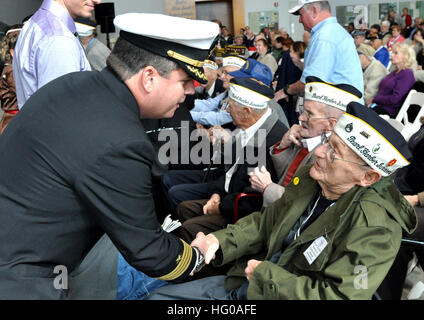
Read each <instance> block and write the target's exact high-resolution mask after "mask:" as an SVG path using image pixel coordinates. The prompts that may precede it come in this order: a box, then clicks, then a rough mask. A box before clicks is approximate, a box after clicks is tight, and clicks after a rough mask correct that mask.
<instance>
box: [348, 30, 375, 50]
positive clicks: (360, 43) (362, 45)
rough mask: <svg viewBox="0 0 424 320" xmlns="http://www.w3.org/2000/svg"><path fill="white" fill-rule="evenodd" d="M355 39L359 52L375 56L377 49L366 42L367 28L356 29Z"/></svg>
mask: <svg viewBox="0 0 424 320" xmlns="http://www.w3.org/2000/svg"><path fill="white" fill-rule="evenodd" d="M352 35H353V39H354V42H355V46H356V50H357V51H359V52H363V53H365V54H367V55H369V56H373V55H374V54H375V49H374V48H373V47H372V46H371V45H369V44H368V43H366V42H365V40H366V35H367V31H365V30H355V31H354V32H353V33H352Z"/></svg>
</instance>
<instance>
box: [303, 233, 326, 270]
mask: <svg viewBox="0 0 424 320" xmlns="http://www.w3.org/2000/svg"><path fill="white" fill-rule="evenodd" d="M327 245H328V242H327V240H325V238H324V237H323V236H321V237H319V238H318V239H315V241H314V242H312V244H311V245H310V246H309V248H308V249H306V250H305V252H304V253H303V255H304V256H305V258H306V260H308V263H309V265H311V264H312V263H313V262H314V261H315V260H316V258H318V256H319V255H320V254H321V252H322V251H323V250H324V249H325V247H326V246H327Z"/></svg>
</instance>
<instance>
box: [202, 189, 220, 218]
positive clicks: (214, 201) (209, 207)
mask: <svg viewBox="0 0 424 320" xmlns="http://www.w3.org/2000/svg"><path fill="white" fill-rule="evenodd" d="M220 203H221V197H220V195H219V194H217V193H214V194H213V195H212V196H211V198H210V199H209V200H208V202H207V203H206V204H205V205H204V206H203V214H220V211H219V204H220Z"/></svg>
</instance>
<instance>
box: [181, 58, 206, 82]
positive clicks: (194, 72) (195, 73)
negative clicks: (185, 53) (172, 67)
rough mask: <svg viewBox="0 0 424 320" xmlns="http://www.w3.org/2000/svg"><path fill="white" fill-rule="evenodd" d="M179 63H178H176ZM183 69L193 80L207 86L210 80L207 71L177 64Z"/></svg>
mask: <svg viewBox="0 0 424 320" xmlns="http://www.w3.org/2000/svg"><path fill="white" fill-rule="evenodd" d="M174 61H175V60H174ZM176 62H177V61H176ZM177 64H178V65H179V66H180V67H182V69H183V70H184V71H185V72H186V73H187V74H188V75H189V76H190V77H191V78H192V79H193V80H196V81H197V82H199V83H200V84H207V83H208V79H207V78H206V75H205V71H204V70H203V68H197V67H193V66H189V67H188V66H187V65H186V64H185V63H181V62H177Z"/></svg>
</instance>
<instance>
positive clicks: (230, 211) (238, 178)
mask: <svg viewBox="0 0 424 320" xmlns="http://www.w3.org/2000/svg"><path fill="white" fill-rule="evenodd" d="M260 129H265V130H266V139H265V141H263V142H262V143H264V144H265V146H263V145H262V143H255V145H254V147H253V149H254V154H255V155H258V152H260V151H262V150H269V148H270V147H271V146H273V145H274V144H275V143H277V142H278V141H280V140H281V138H282V137H283V135H284V134H285V133H286V132H287V130H288V129H287V127H286V126H285V125H283V124H282V123H281V122H280V121H279V120H278V117H277V115H276V114H275V112H273V113H272V114H271V116H270V117H269V118H268V119H267V120H266V121H265V123H264V124H263V125H262V126H261V127H260ZM255 136H256V138H257V135H255ZM243 155H244V159H241V161H240V162H239V163H240V164H238V165H237V169H236V171H235V172H234V174H233V175H232V177H231V180H230V184H229V190H228V192H226V191H225V175H223V176H221V177H220V178H219V179H218V180H217V181H216V182H215V193H218V194H219V195H220V196H221V203H220V205H219V210H220V212H221V215H222V216H224V217H225V218H226V220H227V222H228V223H233V222H234V210H235V199H236V198H237V196H238V195H239V194H240V193H242V192H247V193H257V192H256V191H254V190H253V189H252V188H251V187H250V182H249V175H248V172H249V169H254V168H256V167H257V166H258V165H259V164H258V163H257V162H255V163H249V161H248V158H247V155H248V153H247V151H246V148H244V153H243ZM265 156H266V164H265V167H266V169H267V170H268V171H269V172H270V173H271V178H272V180H273V181H277V180H278V177H277V174H276V173H275V169H274V165H273V162H272V159H271V157H270V155H269V152H266V151H265ZM233 159H236V156H235V148H233ZM230 168H231V166H228V167H227V168H226V169H227V170H226V171H228V169H230ZM274 179H275V180H274ZM261 206H262V197H255V198H253V197H252V198H250V199H249V200H247V199H246V200H243V201H241V202H240V206H239V207H238V218H241V217H243V216H245V215H247V214H249V213H252V212H253V211H258V210H260V209H261Z"/></svg>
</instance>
